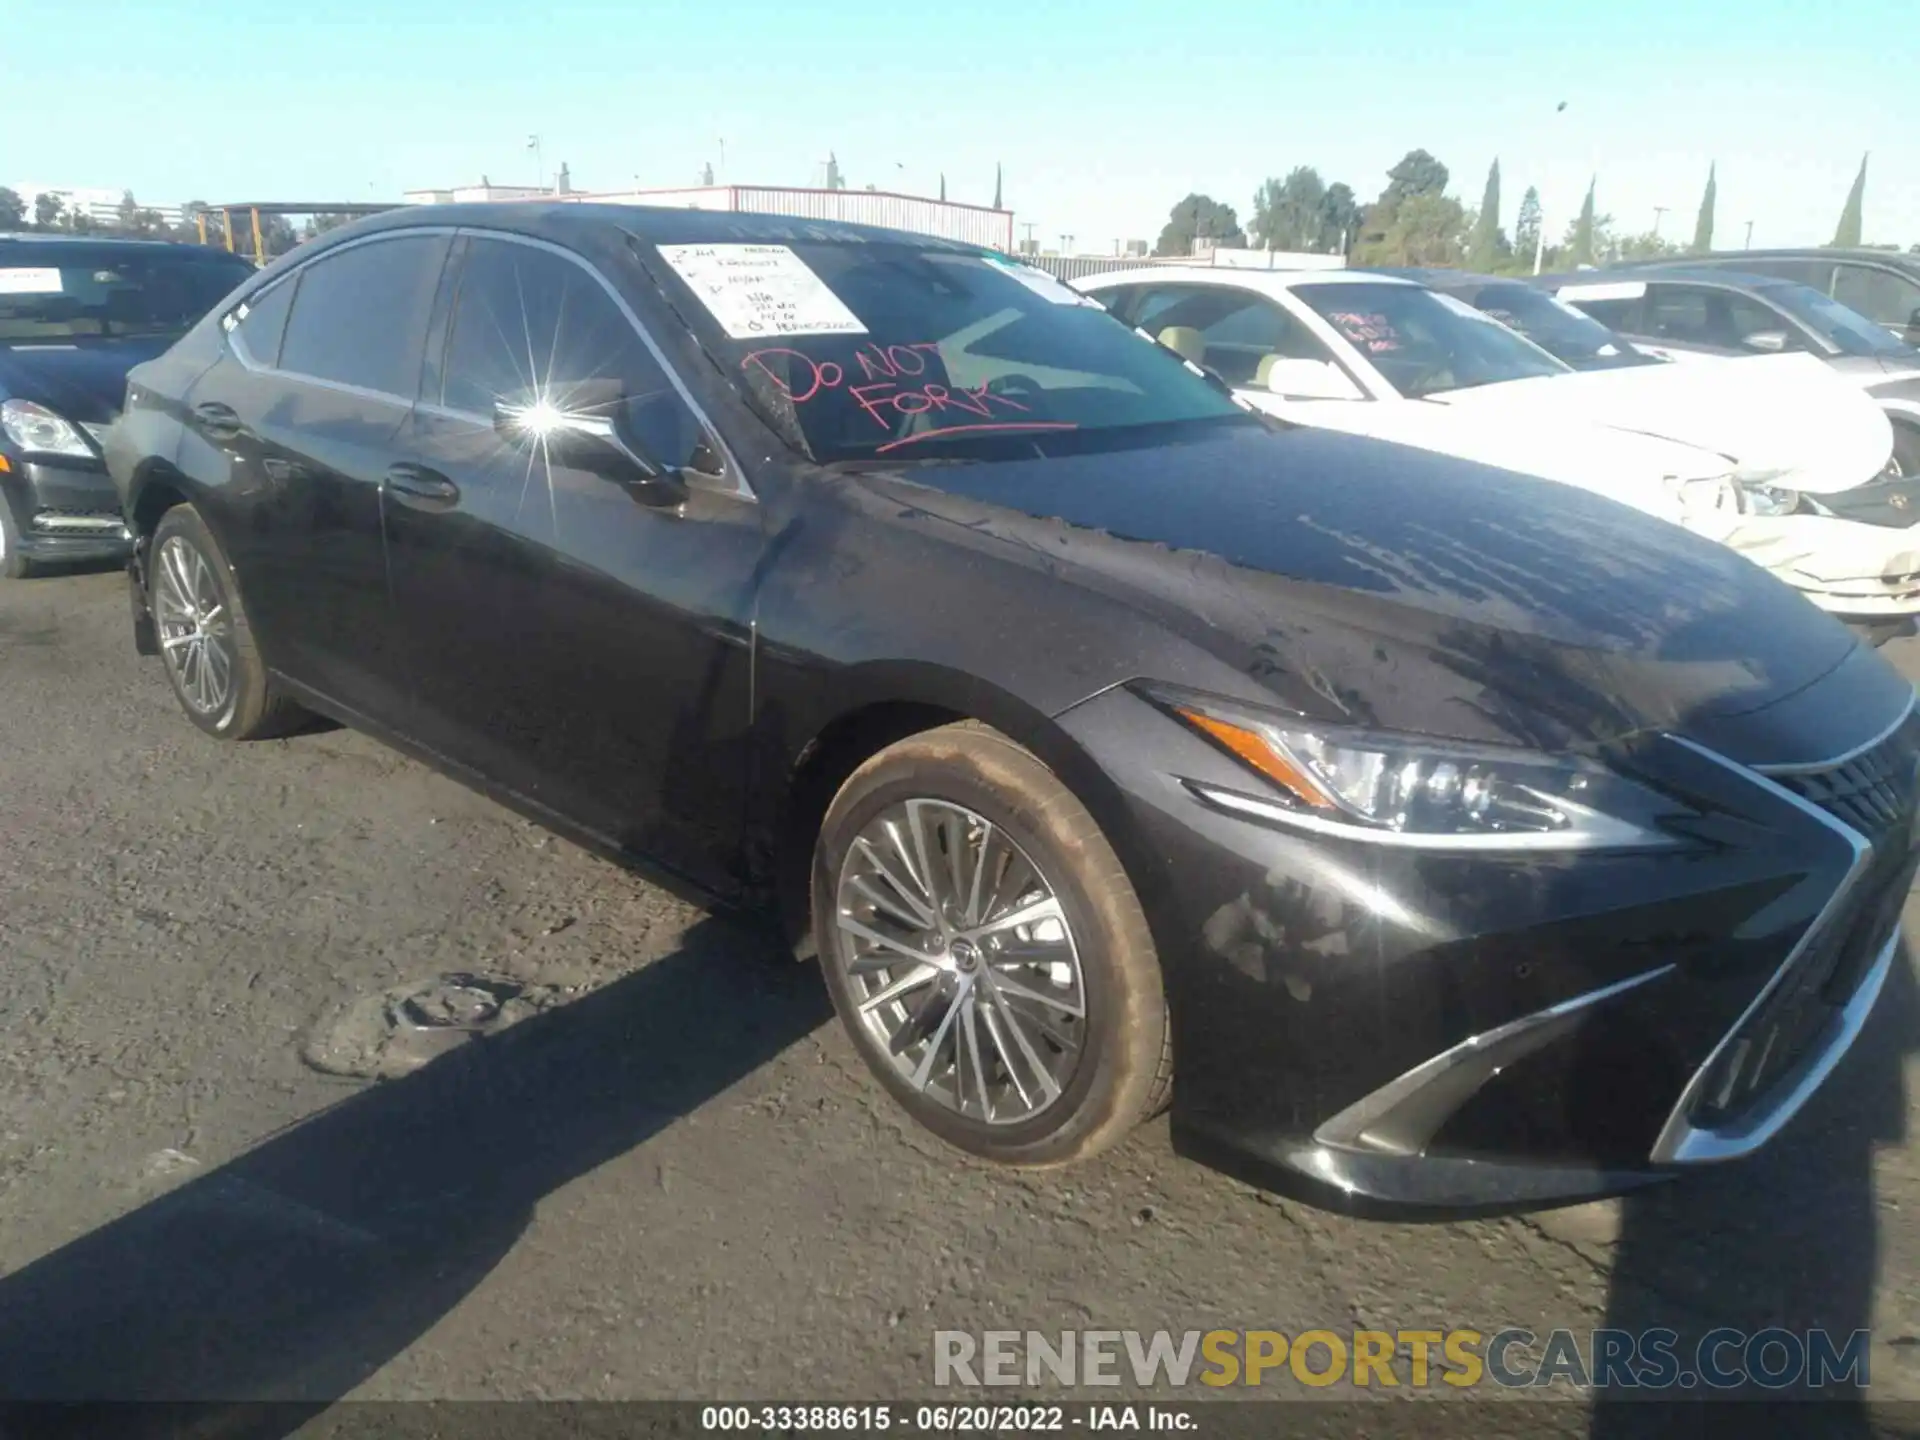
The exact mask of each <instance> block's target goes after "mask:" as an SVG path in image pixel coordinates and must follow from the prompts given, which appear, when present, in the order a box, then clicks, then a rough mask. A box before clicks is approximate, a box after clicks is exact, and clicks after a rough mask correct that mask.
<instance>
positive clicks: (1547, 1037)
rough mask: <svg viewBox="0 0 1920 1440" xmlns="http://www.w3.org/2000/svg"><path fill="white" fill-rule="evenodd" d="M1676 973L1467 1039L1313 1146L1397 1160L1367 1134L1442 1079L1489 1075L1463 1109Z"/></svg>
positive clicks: (1649, 973)
mask: <svg viewBox="0 0 1920 1440" xmlns="http://www.w3.org/2000/svg"><path fill="white" fill-rule="evenodd" d="M1676 968H1677V967H1676V966H1675V965H1673V964H1666V965H1659V966H1656V967H1654V968H1653V969H1651V970H1646V971H1642V972H1641V973H1640V974H1638V975H1630V976H1628V977H1627V978H1626V979H1625V980H1617V981H1615V982H1614V983H1613V984H1611V985H1603V986H1601V987H1600V988H1599V989H1597V990H1588V991H1584V992H1583V993H1581V994H1578V995H1570V996H1568V997H1567V998H1566V999H1565V1000H1561V1001H1559V1002H1558V1003H1556V1004H1553V1005H1549V1006H1547V1008H1546V1009H1544V1010H1536V1011H1534V1012H1533V1013H1532V1014H1529V1015H1522V1016H1521V1017H1519V1018H1518V1019H1517V1020H1509V1021H1507V1022H1506V1023H1505V1024H1504V1025H1496V1026H1495V1027H1494V1028H1493V1029H1491V1030H1483V1031H1481V1032H1480V1033H1479V1034H1477V1035H1469V1036H1468V1037H1467V1038H1466V1039H1464V1040H1462V1041H1460V1042H1459V1043H1458V1044H1457V1045H1454V1046H1451V1047H1450V1048H1448V1049H1446V1050H1442V1051H1441V1052H1440V1053H1439V1054H1438V1055H1435V1056H1434V1057H1433V1058H1431V1059H1429V1060H1425V1061H1423V1062H1421V1063H1420V1064H1418V1065H1416V1066H1414V1067H1413V1069H1411V1070H1408V1071H1406V1072H1405V1073H1404V1074H1402V1075H1400V1076H1398V1077H1396V1078H1395V1079H1392V1080H1389V1081H1388V1082H1387V1083H1386V1084H1385V1085H1382V1086H1381V1087H1380V1088H1379V1089H1377V1090H1374V1091H1371V1092H1369V1093H1368V1094H1367V1095H1365V1096H1363V1097H1362V1098H1360V1099H1359V1100H1356V1101H1354V1102H1353V1104H1351V1105H1349V1106H1347V1107H1346V1108H1345V1109H1344V1110H1342V1111H1340V1112H1339V1113H1338V1114H1337V1115H1334V1116H1332V1117H1331V1118H1330V1119H1327V1120H1324V1121H1322V1122H1321V1123H1320V1125H1319V1126H1318V1127H1317V1128H1315V1130H1314V1132H1313V1139H1314V1143H1315V1144H1317V1145H1326V1146H1330V1147H1333V1148H1336V1149H1341V1150H1359V1151H1364V1152H1367V1153H1371V1154H1399V1153H1401V1152H1399V1151H1397V1150H1386V1149H1383V1148H1382V1147H1381V1146H1379V1145H1377V1144H1369V1143H1368V1142H1367V1140H1366V1132H1367V1131H1368V1130H1369V1129H1370V1128H1372V1127H1373V1126H1374V1125H1377V1124H1378V1123H1379V1122H1380V1121H1382V1120H1384V1119H1386V1118H1387V1117H1388V1116H1390V1115H1391V1114H1392V1113H1393V1112H1394V1111H1395V1110H1397V1109H1399V1108H1400V1107H1401V1106H1402V1105H1404V1104H1405V1103H1406V1102H1407V1101H1409V1100H1411V1099H1412V1098H1414V1096H1416V1095H1418V1094H1419V1093H1420V1092H1421V1091H1423V1090H1426V1089H1427V1088H1429V1087H1430V1086H1433V1085H1435V1084H1437V1083H1439V1082H1440V1081H1442V1079H1443V1078H1444V1077H1446V1076H1449V1075H1452V1074H1454V1073H1455V1072H1457V1071H1458V1070H1459V1069H1460V1068H1461V1067H1462V1066H1466V1065H1471V1064H1475V1063H1478V1064H1479V1065H1480V1066H1481V1067H1482V1068H1483V1069H1484V1070H1485V1072H1486V1073H1485V1074H1483V1075H1482V1076H1481V1077H1480V1078H1479V1080H1478V1081H1476V1082H1475V1083H1474V1085H1473V1086H1472V1088H1471V1089H1470V1090H1468V1091H1466V1092H1465V1094H1463V1095H1462V1096H1461V1097H1460V1102H1459V1103H1460V1104H1464V1103H1465V1102H1466V1101H1467V1100H1469V1099H1471V1098H1472V1097H1473V1095H1475V1094H1477V1093H1478V1092H1479V1090H1480V1087H1481V1086H1482V1085H1484V1084H1485V1083H1486V1082H1487V1081H1488V1080H1490V1079H1491V1078H1492V1077H1493V1076H1494V1075H1495V1074H1497V1073H1498V1072H1499V1070H1500V1069H1501V1068H1504V1066H1506V1065H1510V1064H1512V1063H1513V1062H1514V1061H1516V1060H1518V1059H1521V1058H1522V1057H1524V1056H1526V1055H1529V1054H1531V1053H1533V1051H1534V1050H1536V1049H1538V1048H1539V1047H1540V1046H1541V1045H1544V1044H1546V1043H1548V1042H1549V1041H1551V1040H1554V1039H1556V1038H1558V1036H1559V1035H1560V1033H1561V1032H1562V1030H1564V1029H1565V1028H1567V1024H1568V1023H1569V1022H1571V1021H1572V1020H1573V1019H1574V1017H1576V1016H1578V1015H1580V1014H1582V1013H1584V1012H1585V1011H1587V1010H1590V1009H1591V1008H1593V1007H1594V1006H1595V1005H1599V1004H1603V1003H1604V1002H1606V1001H1608V1000H1611V999H1613V998H1614V997H1615V996H1617V995H1624V994H1626V993H1627V992H1628V991H1630V990H1637V989H1639V988H1640V987H1641V986H1642V985H1646V984H1649V983H1651V982H1652V981H1655V980H1658V979H1660V978H1661V977H1662V976H1665V975H1670V974H1672V973H1673V971H1674V970H1675V969H1676ZM1457 1108H1458V1105H1456V1106H1454V1107H1452V1108H1450V1109H1449V1110H1448V1112H1447V1116H1448V1117H1450V1116H1451V1115H1452V1113H1453V1112H1454V1110H1456V1109H1457ZM1443 1118H1445V1117H1443ZM1429 1138H1431V1137H1429Z"/></svg>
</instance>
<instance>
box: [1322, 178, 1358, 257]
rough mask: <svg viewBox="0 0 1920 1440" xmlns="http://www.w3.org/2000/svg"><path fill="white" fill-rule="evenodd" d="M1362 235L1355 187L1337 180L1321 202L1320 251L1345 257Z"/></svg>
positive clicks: (1330, 186)
mask: <svg viewBox="0 0 1920 1440" xmlns="http://www.w3.org/2000/svg"><path fill="white" fill-rule="evenodd" d="M1359 233H1360V201H1359V199H1358V198H1357V197H1356V196H1355V195H1354V193H1353V187H1352V186H1351V185H1348V184H1347V183H1346V182H1345V181H1343V180H1336V181H1334V182H1333V184H1331V185H1329V186H1328V187H1327V193H1326V194H1325V195H1324V196H1322V197H1321V200H1320V247H1319V248H1320V249H1322V250H1325V251H1327V252H1329V253H1330V254H1337V255H1345V254H1346V253H1347V252H1348V251H1350V250H1352V249H1353V240H1354V237H1355V236H1356V235H1358V234H1359Z"/></svg>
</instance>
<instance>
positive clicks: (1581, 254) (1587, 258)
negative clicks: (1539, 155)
mask: <svg viewBox="0 0 1920 1440" xmlns="http://www.w3.org/2000/svg"><path fill="white" fill-rule="evenodd" d="M1596 183H1597V180H1589V181H1587V198H1586V199H1585V200H1583V201H1581V202H1580V214H1579V215H1578V217H1576V218H1575V220H1574V222H1573V225H1572V227H1571V228H1570V229H1569V230H1568V231H1567V249H1568V251H1570V252H1571V255H1570V258H1571V259H1572V261H1573V263H1574V264H1575V265H1591V264H1593V257H1594V254H1595V249H1594V237H1593V187H1594V185H1595V184H1596Z"/></svg>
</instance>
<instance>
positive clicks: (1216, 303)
mask: <svg viewBox="0 0 1920 1440" xmlns="http://www.w3.org/2000/svg"><path fill="white" fill-rule="evenodd" d="M1138 313H1139V315H1140V321H1139V323H1140V328H1141V329H1143V330H1145V331H1146V332H1147V333H1148V334H1150V335H1153V336H1154V337H1155V338H1157V339H1158V340H1159V341H1160V343H1161V344H1162V345H1165V346H1167V347H1168V348H1169V349H1171V350H1173V351H1175V352H1176V353H1177V354H1180V355H1182V356H1185V357H1186V358H1187V359H1189V360H1192V361H1193V362H1194V363H1195V364H1199V365H1205V366H1206V367H1207V368H1208V369H1209V370H1212V371H1213V372H1214V373H1215V374H1217V375H1219V376H1220V378H1221V379H1223V380H1225V381H1226V382H1227V383H1228V384H1229V385H1239V386H1246V385H1253V384H1256V383H1257V382H1258V380H1259V377H1260V370H1261V362H1262V361H1263V360H1265V359H1266V358H1267V357H1268V356H1270V355H1272V356H1279V357H1281V358H1283V359H1291V360H1321V361H1332V359H1333V352H1332V351H1331V350H1329V349H1328V348H1327V346H1326V345H1325V344H1324V343H1322V342H1321V340H1320V339H1319V338H1318V337H1317V336H1315V335H1314V334H1312V333H1311V332H1310V331H1309V330H1308V329H1307V327H1306V326H1305V325H1303V324H1301V323H1300V322H1299V321H1298V320H1296V319H1294V318H1293V316H1291V315H1289V314H1288V313H1287V312H1286V311H1285V310H1283V309H1281V308H1280V306H1279V304H1278V303H1277V302H1276V301H1274V300H1272V299H1270V298H1269V297H1267V296H1265V295H1260V294H1256V293H1254V292H1253V291H1249V290H1234V289H1230V288H1228V287H1226V286H1223V285H1169V286H1165V287H1160V288H1155V289H1150V290H1149V291H1148V292H1147V294H1146V297H1145V300H1144V303H1142V304H1141V306H1140V307H1139V311H1138Z"/></svg>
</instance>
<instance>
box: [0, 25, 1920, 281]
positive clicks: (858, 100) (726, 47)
mask: <svg viewBox="0 0 1920 1440" xmlns="http://www.w3.org/2000/svg"><path fill="white" fill-rule="evenodd" d="M1576 8H1577V9H1578V10H1579V11H1583V12H1585V13H1586V14H1587V15H1588V16H1599V15H1606V16H1607V17H1608V18H1607V20H1606V21H1605V22H1600V21H1597V20H1594V19H1584V20H1583V19H1576V18H1573V17H1572V16H1571V15H1569V17H1568V18H1566V19H1562V18H1560V12H1561V11H1562V10H1563V9H1564V10H1567V11H1573V10H1575V9H1576ZM1903 11H1904V12H1906V13H1905V14H1904V16H1903V13H1902V12H1903ZM0 16H4V17H5V21H6V24H5V32H6V34H7V37H8V41H7V43H8V49H9V50H10V52H12V53H13V54H14V55H15V58H16V61H22V60H26V59H28V58H32V60H33V63H32V65H31V67H30V69H31V73H32V76H33V78H32V79H31V81H30V83H26V84H21V85H17V86H14V85H10V86H6V87H3V88H0V184H18V183H21V182H25V183H30V184H34V183H41V184H49V185H67V186H111V187H131V188H132V189H133V191H134V192H135V194H136V195H138V196H140V197H141V198H143V199H147V200H150V201H155V202H159V201H173V202H178V201H182V200H186V199H190V198H199V199H205V200H210V201H216V202H217V201H220V200H225V199H256V198H257V199H280V198H286V199H299V200H305V199H310V198H311V199H336V200H345V199H367V198H378V199H396V198H398V196H399V193H400V191H401V190H403V189H408V188H423V187H427V186H435V185H441V186H444V185H452V184H460V183H472V182H474V181H476V180H477V179H478V178H479V177H480V175H481V174H482V173H483V172H484V173H485V174H487V175H489V176H490V177H491V178H492V179H493V180H494V181H495V182H496V183H516V182H517V183H532V181H533V179H534V157H533V155H532V153H531V152H530V151H529V150H528V148H527V137H528V135H529V134H531V133H534V132H538V133H539V134H540V135H541V136H542V137H543V141H544V156H545V160H546V166H547V170H548V172H549V173H551V172H552V170H554V169H555V168H557V167H558V165H559V163H560V162H561V161H563V160H564V161H566V162H568V163H569V165H570V166H571V169H572V174H573V177H574V180H575V182H576V184H577V185H578V186H580V187H582V188H593V189H606V188H613V187H622V186H626V187H630V186H632V185H634V184H635V183H636V181H637V182H638V183H640V184H644V185H678V184H689V183H694V182H696V181H697V179H698V177H699V174H700V170H701V167H702V166H703V165H704V164H706V163H708V162H712V163H713V165H714V167H715V169H716V171H720V172H722V176H721V178H723V179H732V180H737V181H741V182H758V183H771V184H783V183H784V184H803V185H804V184H811V183H817V179H818V176H819V174H820V168H821V167H820V162H821V161H823V160H824V159H825V157H826V156H827V154H828V153H829V152H830V151H831V152H833V153H835V154H837V155H838V157H839V160H840V164H841V167H842V169H843V171H844V172H845V174H846V176H847V179H848V181H849V183H850V184H852V185H855V186H859V185H863V184H866V183H868V182H869V181H871V182H873V183H875V184H878V185H879V186H880V187H881V188H882V189H891V188H907V189H910V190H913V191H916V192H919V193H931V192H932V191H933V189H934V187H935V186H936V185H937V184H938V177H939V174H940V173H941V172H942V171H944V172H945V174H946V177H947V186H948V193H949V195H950V197H951V198H953V199H956V200H975V201H980V202H986V201H988V200H990V199H991V197H992V193H993V174H994V164H995V162H996V161H999V162H1002V163H1004V165H1005V167H1006V191H1005V194H1006V202H1007V204H1008V205H1009V206H1010V207H1011V208H1012V209H1013V210H1014V211H1015V212H1016V216H1015V218H1016V221H1018V222H1026V221H1032V222H1034V223H1035V225H1036V226H1037V232H1036V233H1037V234H1038V236H1039V237H1040V238H1041V239H1043V240H1044V241H1045V242H1046V243H1047V244H1048V245H1052V244H1056V243H1057V242H1058V237H1059V235H1060V234H1061V233H1062V232H1067V233H1071V234H1073V235H1074V236H1075V237H1076V248H1081V249H1089V248H1090V249H1094V250H1107V249H1110V248H1111V246H1112V242H1113V240H1114V239H1116V238H1134V237H1138V238H1143V239H1148V240H1151V239H1152V238H1153V237H1154V236H1155V235H1156V234H1157V233H1158V231H1159V228H1160V226H1161V224H1162V223H1163V222H1164V220H1165V218H1166V214H1167V210H1168V208H1169V206H1171V205H1172V204H1173V202H1174V201H1175V200H1177V199H1179V198H1180V196H1182V195H1184V194H1186V193H1187V192H1188V191H1190V190H1194V189H1199V190H1202V191H1205V192H1207V193H1210V194H1212V195H1214V196H1216V197H1217V198H1219V199H1222V200H1225V201H1227V202H1228V203H1229V204H1231V205H1233V206H1234V207H1235V208H1236V209H1237V210H1239V212H1240V213H1241V217H1242V219H1243V220H1244V219H1245V218H1246V217H1247V215H1248V213H1249V211H1250V209H1251V197H1252V194H1253V191H1254V188H1255V187H1256V186H1257V185H1258V184H1259V182H1260V181H1261V179H1262V178H1264V177H1265V176H1267V175H1274V174H1284V173H1285V172H1286V171H1287V170H1288V169H1289V168H1290V167H1292V166H1294V165H1296V164H1303V163H1304V164H1311V165H1314V166H1316V167H1318V169H1319V170H1320V172H1321V174H1322V175H1323V176H1324V177H1325V178H1326V179H1328V180H1330V181H1331V180H1345V181H1346V182H1347V183H1349V184H1350V185H1352V186H1353V188H1354V190H1355V191H1356V192H1357V193H1358V194H1359V195H1360V197H1361V199H1362V200H1370V199H1372V198H1373V197H1374V196H1375V195H1377V194H1378V193H1379V189H1380V186H1381V185H1382V184H1383V183H1384V172H1385V170H1386V169H1387V167H1388V166H1389V165H1391V164H1392V163H1393V162H1394V161H1395V160H1396V159H1398V158H1399V156H1400V155H1402V154H1403V153H1404V152H1405V151H1407V150H1409V149H1411V148H1413V147H1415V146H1422V147H1424V148H1426V149H1428V150H1430V151H1432V152H1433V153H1434V154H1435V155H1437V156H1439V158H1440V159H1441V160H1443V161H1444V162H1445V163H1446V164H1447V165H1448V166H1449V167H1450V168H1451V169H1452V172H1453V176H1454V189H1455V191H1456V193H1458V194H1459V195H1460V196H1461V198H1462V199H1464V200H1465V201H1466V202H1467V203H1469V204H1473V203H1477V201H1478V199H1479V196H1480V190H1481V185H1482V183H1483V181H1484V179H1485V176H1486V170H1487V165H1488V163H1489V162H1490V161H1491V160H1492V159H1493V158H1494V157H1495V156H1496V155H1498V156H1499V158H1500V161H1501V169H1502V173H1503V176H1504V179H1505V187H1504V192H1503V193H1504V204H1503V207H1502V209H1503V216H1502V219H1503V223H1505V224H1507V225H1508V226H1511V224H1512V222H1513V214H1514V211H1515V209H1516V208H1517V206H1518V204H1519V200H1520V195H1521V193H1522V191H1523V190H1524V189H1525V187H1526V186H1527V185H1528V184H1529V183H1533V184H1537V185H1539V186H1540V188H1541V191H1542V194H1543V197H1544V199H1545V202H1546V207H1547V211H1548V226H1549V230H1550V231H1551V232H1552V233H1554V234H1556V235H1557V234H1558V233H1559V231H1560V229H1561V227H1562V225H1563V224H1564V223H1565V221H1566V220H1567V219H1568V218H1570V215H1571V211H1572V210H1573V208H1574V207H1576V206H1577V205H1578V203H1579V197H1580V195H1581V193H1582V191H1583V190H1584V188H1585V185H1586V180H1587V176H1588V174H1589V173H1590V172H1597V174H1598V176H1599V192H1598V193H1599V208H1600V210H1601V211H1602V212H1604V213H1611V214H1612V215H1613V216H1614V217H1615V219H1616V222H1617V223H1618V224H1619V225H1621V226H1622V227H1624V228H1627V229H1631V230H1635V231H1639V230H1645V229H1648V228H1650V227H1651V226H1652V225H1653V223H1654V207H1655V206H1661V205H1664V206H1666V207H1668V214H1667V215H1666V217H1665V220H1664V223H1663V226H1662V231H1663V233H1664V234H1667V235H1674V234H1676V233H1686V234H1690V233H1691V230H1692V226H1693V219H1694V211H1695V208H1696V207H1697V205H1698V203H1699V199H1700V192H1701V188H1702V185H1703V183H1704V181H1705V178H1706V172H1707V165H1708V162H1709V161H1710V160H1717V161H1718V163H1719V179H1720V191H1719V208H1718V216H1719V230H1718V234H1717V237H1716V238H1717V240H1718V242H1719V243H1720V244H1721V245H1738V244H1739V243H1740V241H1741V239H1742V236H1743V234H1744V230H1745V222H1746V221H1747V220H1749V219H1751V220H1752V221H1753V222H1754V243H1755V244H1806V243H1816V242H1820V241H1824V240H1827V239H1829V238H1830V237H1831V235H1832V232H1833V227H1834V223H1835V221H1836V219H1837V218H1838V216H1839V212H1840V208H1841V204H1842V202H1843V200H1844V199H1845V196H1846V190H1847V186H1848V185H1849V184H1850V183H1851V181H1852V178H1853V174H1854V170H1855V168H1856V167H1857V166H1858V164H1859V162H1860V157H1861V154H1862V152H1864V151H1869V150H1870V151H1872V152H1873V158H1872V161H1871V167H1870V171H1869V176H1868V184H1867V204H1866V238H1867V240H1868V241H1869V242H1873V241H1898V242H1899V243H1900V244H1901V245H1902V247H1903V248H1904V247H1905V246H1906V245H1909V244H1912V243H1915V242H1916V241H1920V83H1916V74H1917V73H1920V72H1916V70H1915V65H1916V59H1917V57H1920V46H1916V44H1915V41H1914V35H1915V29H1914V26H1915V22H1916V18H1920V17H1916V16H1915V14H1914V13H1913V11H1912V5H1911V0H1908V3H1906V4H1904V5H1897V4H1895V3H1893V0H1826V3H1824V4H1821V5H1818V6H1809V5H1807V4H1805V3H1804V0H1799V3H1795V0H1738V3H1736V0H1720V3H1715V4H1707V3H1701V0H1613V3H1611V4H1607V5H1600V6H1592V5H1583V6H1579V7H1573V6H1562V5H1560V4H1557V3H1554V0H1526V3H1520V0H1445V3H1441V0H1424V3H1395V0H1373V3H1369V4H1364V5H1327V4H1314V5H1300V4H1286V3H1280V4H1274V3H1267V4H1257V3H1243V0H1211V3H1169V0H1106V3H1103V4H1082V3H1078V0H1033V3H1031V4H1027V5H1015V6H1006V5H997V6H992V5H979V4H964V3H951V0H949V3H938V0H934V3H928V0H917V3H899V0H896V3H892V4H870V3H857V0H831V3H829V0H782V3H775V0H678V3H672V4H647V3H645V0H638V3H636V0H522V3H518V4H510V3H507V0H0ZM1562 100H1565V101H1566V102H1568V103H1567V109H1566V111H1565V112H1564V113H1558V114H1556V113H1555V106H1556V104H1557V103H1558V102H1560V101H1562ZM722 137H724V139H725V161H724V165H723V163H722V159H721V146H720V141H721V138H722ZM900 167H904V169H902V168H900Z"/></svg>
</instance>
